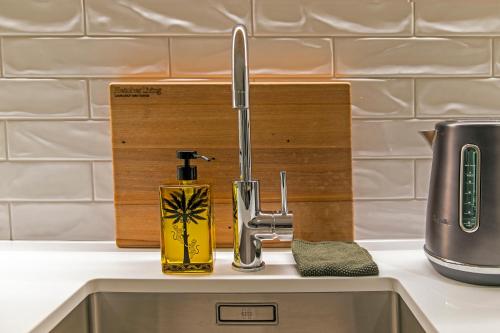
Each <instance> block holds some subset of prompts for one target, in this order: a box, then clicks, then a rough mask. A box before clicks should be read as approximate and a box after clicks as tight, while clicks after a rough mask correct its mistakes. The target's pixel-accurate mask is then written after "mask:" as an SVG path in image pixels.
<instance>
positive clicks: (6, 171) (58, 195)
mask: <svg viewBox="0 0 500 333" xmlns="http://www.w3.org/2000/svg"><path fill="white" fill-rule="evenodd" d="M0 175H2V182H1V183H0V200H31V201H36V200H44V201H45V200H91V199H92V185H91V184H92V179H91V172H90V163H71V162H0Z"/></svg>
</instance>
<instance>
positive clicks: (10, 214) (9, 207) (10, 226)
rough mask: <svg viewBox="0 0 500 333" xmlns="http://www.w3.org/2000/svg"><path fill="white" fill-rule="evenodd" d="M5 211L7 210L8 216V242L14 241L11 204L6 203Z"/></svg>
mask: <svg viewBox="0 0 500 333" xmlns="http://www.w3.org/2000/svg"><path fill="white" fill-rule="evenodd" d="M7 209H8V213H9V214H8V215H9V234H10V237H9V238H10V240H14V234H13V229H14V228H13V227H12V224H13V221H12V202H8V203H7Z"/></svg>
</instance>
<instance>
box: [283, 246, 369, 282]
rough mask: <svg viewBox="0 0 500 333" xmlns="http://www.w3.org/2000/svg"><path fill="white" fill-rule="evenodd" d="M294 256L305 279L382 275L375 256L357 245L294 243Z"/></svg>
mask: <svg viewBox="0 0 500 333" xmlns="http://www.w3.org/2000/svg"><path fill="white" fill-rule="evenodd" d="M292 253H293V257H294V258H295V261H296V262H297V269H298V270H299V273H300V275H302V276H366V275H378V266H377V264H376V263H375V262H374V261H373V259H372V256H371V255H370V254H369V253H368V251H366V250H365V249H364V248H362V247H361V246H359V245H358V244H356V243H354V242H334V241H327V242H307V241H303V240H294V241H293V242H292Z"/></svg>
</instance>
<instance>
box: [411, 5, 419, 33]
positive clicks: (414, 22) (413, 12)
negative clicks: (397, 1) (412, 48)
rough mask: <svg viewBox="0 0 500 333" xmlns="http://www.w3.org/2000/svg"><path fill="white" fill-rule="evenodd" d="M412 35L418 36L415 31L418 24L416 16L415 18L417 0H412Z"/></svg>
mask: <svg viewBox="0 0 500 333" xmlns="http://www.w3.org/2000/svg"><path fill="white" fill-rule="evenodd" d="M410 6H411V35H412V37H417V36H416V33H415V30H416V29H415V25H416V18H415V6H416V4H415V2H414V1H411V4H410Z"/></svg>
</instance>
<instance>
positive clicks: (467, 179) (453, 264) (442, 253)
mask: <svg viewBox="0 0 500 333" xmlns="http://www.w3.org/2000/svg"><path fill="white" fill-rule="evenodd" d="M421 134H422V135H424V137H425V138H426V139H427V141H428V142H429V143H430V144H431V145H432V149H433V157H432V169H431V180H430V186H429V198H428V203H427V217H426V234H425V247H424V250H425V253H426V255H427V258H428V259H429V260H430V262H431V263H432V265H433V266H434V268H435V269H436V270H437V271H438V272H439V273H441V274H442V275H445V276H447V277H450V278H453V279H456V280H459V281H464V282H468V283H474V284H483V285H500V121H443V122H439V123H437V124H436V126H435V130H434V131H425V132H421Z"/></svg>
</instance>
